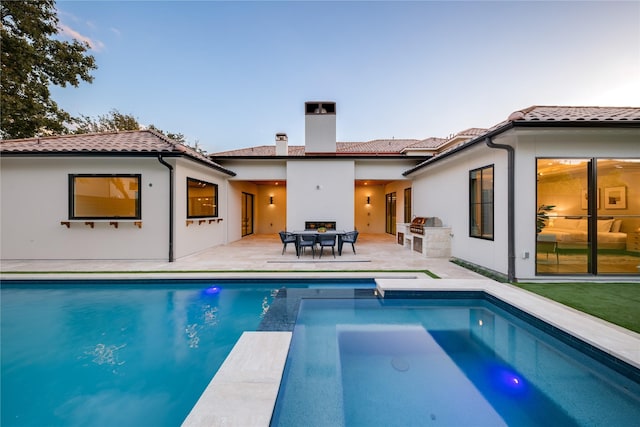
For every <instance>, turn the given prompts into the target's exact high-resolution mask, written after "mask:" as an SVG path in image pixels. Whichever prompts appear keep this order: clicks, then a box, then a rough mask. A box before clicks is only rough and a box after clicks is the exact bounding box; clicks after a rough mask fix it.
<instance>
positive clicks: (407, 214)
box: [404, 187, 411, 223]
mask: <svg viewBox="0 0 640 427" xmlns="http://www.w3.org/2000/svg"><path fill="white" fill-rule="evenodd" d="M404 222H405V223H409V222H411V187H409V188H405V189H404Z"/></svg>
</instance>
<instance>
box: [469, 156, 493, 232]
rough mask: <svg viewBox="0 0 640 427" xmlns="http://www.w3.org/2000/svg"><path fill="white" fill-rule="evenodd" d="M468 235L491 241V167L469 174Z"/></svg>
mask: <svg viewBox="0 0 640 427" xmlns="http://www.w3.org/2000/svg"><path fill="white" fill-rule="evenodd" d="M469 235H470V236H471V237H480V238H483V239H493V165H492V166H487V167H484V168H480V169H475V170H472V171H471V172H469Z"/></svg>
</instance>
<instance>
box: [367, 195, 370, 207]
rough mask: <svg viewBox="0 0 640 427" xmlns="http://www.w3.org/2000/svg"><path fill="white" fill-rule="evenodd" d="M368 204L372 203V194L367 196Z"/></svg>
mask: <svg viewBox="0 0 640 427" xmlns="http://www.w3.org/2000/svg"><path fill="white" fill-rule="evenodd" d="M367 204H368V205H370V204H371V196H367Z"/></svg>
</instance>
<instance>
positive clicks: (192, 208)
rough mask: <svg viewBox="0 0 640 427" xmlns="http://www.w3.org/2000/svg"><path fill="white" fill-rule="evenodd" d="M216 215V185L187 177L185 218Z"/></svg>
mask: <svg viewBox="0 0 640 427" xmlns="http://www.w3.org/2000/svg"><path fill="white" fill-rule="evenodd" d="M211 216H218V185H217V184H212V183H210V182H205V181H200V180H198V179H193V178H187V218H204V217H211Z"/></svg>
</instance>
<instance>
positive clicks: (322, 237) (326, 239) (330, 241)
mask: <svg viewBox="0 0 640 427" xmlns="http://www.w3.org/2000/svg"><path fill="white" fill-rule="evenodd" d="M318 244H319V245H320V258H322V252H323V250H324V248H328V247H331V254H333V257H334V258H335V257H336V250H335V247H336V235H335V234H318Z"/></svg>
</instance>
